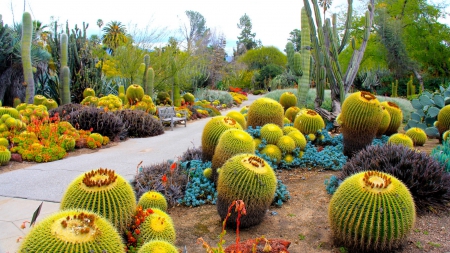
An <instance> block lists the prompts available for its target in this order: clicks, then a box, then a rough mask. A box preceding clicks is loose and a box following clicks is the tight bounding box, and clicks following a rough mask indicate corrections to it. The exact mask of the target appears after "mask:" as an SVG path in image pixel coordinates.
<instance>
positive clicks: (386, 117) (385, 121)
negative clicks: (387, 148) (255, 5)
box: [376, 106, 391, 138]
mask: <svg viewBox="0 0 450 253" xmlns="http://www.w3.org/2000/svg"><path fill="white" fill-rule="evenodd" d="M381 109H382V110H383V118H381V122H380V125H379V126H378V130H377V134H376V136H377V138H380V137H381V136H382V135H383V134H384V133H385V132H386V130H387V129H388V127H389V124H390V123H391V115H390V114H389V111H388V110H386V108H384V106H381Z"/></svg>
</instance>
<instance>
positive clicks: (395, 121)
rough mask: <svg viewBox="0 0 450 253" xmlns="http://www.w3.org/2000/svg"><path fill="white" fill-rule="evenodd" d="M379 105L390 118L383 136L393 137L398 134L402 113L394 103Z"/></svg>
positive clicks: (385, 102) (386, 102)
mask: <svg viewBox="0 0 450 253" xmlns="http://www.w3.org/2000/svg"><path fill="white" fill-rule="evenodd" d="M381 105H382V106H384V108H385V109H386V110H387V111H388V112H389V115H390V116H391V122H390V123H389V126H388V128H387V130H386V132H384V134H385V135H388V136H390V135H393V134H395V133H397V132H398V128H399V127H400V125H401V124H402V121H403V112H402V110H401V109H400V107H399V106H398V105H397V104H396V103H394V102H391V101H384V102H381Z"/></svg>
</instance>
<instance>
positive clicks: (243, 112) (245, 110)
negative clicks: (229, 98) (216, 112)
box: [239, 105, 250, 114]
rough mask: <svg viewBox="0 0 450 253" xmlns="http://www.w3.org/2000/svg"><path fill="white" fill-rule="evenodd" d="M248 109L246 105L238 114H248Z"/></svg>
mask: <svg viewBox="0 0 450 253" xmlns="http://www.w3.org/2000/svg"><path fill="white" fill-rule="evenodd" d="M248 108H250V106H249V105H246V106H244V107H242V108H241V110H240V111H239V112H240V113H242V114H246V113H247V112H248Z"/></svg>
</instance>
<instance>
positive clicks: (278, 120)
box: [247, 97, 284, 128]
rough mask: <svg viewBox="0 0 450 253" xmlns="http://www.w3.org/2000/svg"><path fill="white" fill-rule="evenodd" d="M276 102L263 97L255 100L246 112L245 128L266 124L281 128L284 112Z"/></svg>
mask: <svg viewBox="0 0 450 253" xmlns="http://www.w3.org/2000/svg"><path fill="white" fill-rule="evenodd" d="M277 101H278V100H277ZM277 101H275V100H273V99H270V98H265V97H262V98H258V99H256V100H255V101H254V102H253V103H252V104H251V105H250V107H249V109H248V112H247V128H248V127H250V126H251V127H253V128H255V127H256V126H264V125H265V124H268V123H273V124H275V125H278V126H279V127H283V125H284V124H283V119H284V110H283V106H282V105H281V104H280V103H279V102H277Z"/></svg>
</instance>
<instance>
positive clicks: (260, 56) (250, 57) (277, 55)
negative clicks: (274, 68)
mask: <svg viewBox="0 0 450 253" xmlns="http://www.w3.org/2000/svg"><path fill="white" fill-rule="evenodd" d="M238 62H242V63H245V64H246V65H247V66H248V68H249V69H250V70H253V69H255V70H259V69H262V68H263V67H264V66H266V65H269V64H274V65H278V66H280V67H282V68H284V67H285V66H286V63H287V57H286V55H285V54H283V53H282V52H281V51H280V50H279V49H278V48H276V47H273V46H269V47H264V46H263V47H260V48H256V49H252V50H249V51H248V52H246V53H245V54H244V55H242V56H241V57H239V59H238Z"/></svg>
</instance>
